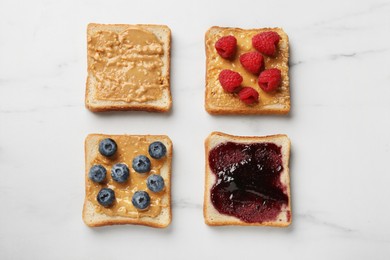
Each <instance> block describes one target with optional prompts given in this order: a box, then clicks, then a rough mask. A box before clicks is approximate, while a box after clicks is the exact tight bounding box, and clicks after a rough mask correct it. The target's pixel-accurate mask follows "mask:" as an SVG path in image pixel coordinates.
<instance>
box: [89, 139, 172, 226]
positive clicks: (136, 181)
mask: <svg viewBox="0 0 390 260" xmlns="http://www.w3.org/2000/svg"><path fill="white" fill-rule="evenodd" d="M107 138H110V139H112V140H114V142H115V143H116V145H117V149H116V152H115V154H113V155H112V156H106V155H103V154H102V152H101V151H100V143H101V142H102V140H105V139H107ZM156 141H159V142H161V143H163V144H164V145H165V147H166V153H165V156H164V157H162V158H160V159H154V158H152V157H151V156H150V153H149V151H148V149H149V145H150V144H151V143H153V142H156ZM172 147H173V146H172V141H171V140H170V139H169V137H167V136H165V135H104V134H90V135H88V136H87V137H86V139H85V201H84V207H83V213H82V217H83V220H84V222H85V224H86V225H88V226H90V227H97V226H105V225H120V224H136V225H145V226H150V227H156V228H163V227H166V226H168V225H169V224H170V222H171V219H172V214H171V168H172ZM138 155H145V156H147V157H148V158H149V159H150V164H151V167H150V170H149V171H148V172H145V173H138V172H136V170H135V168H134V165H133V164H132V162H133V159H134V158H135V157H136V156H138ZM118 163H122V164H125V165H127V167H128V170H129V175H128V179H127V180H126V181H125V182H120V183H119V182H118V181H117V180H115V178H114V177H113V173H112V168H113V165H116V164H118ZM94 165H101V166H103V167H104V168H105V169H106V175H105V178H104V180H103V181H102V182H96V181H93V180H92V179H91V177H90V175H89V174H90V173H89V172H90V170H91V168H92V167H93V166H94ZM152 174H155V175H160V176H161V177H162V178H163V180H164V183H165V185H164V188H163V190H161V191H158V192H153V191H152V190H150V187H149V186H148V184H147V183H146V182H147V180H148V178H149V176H151V175H152ZM103 188H110V189H112V190H113V191H114V193H115V198H114V200H113V203H112V205H110V206H108V207H106V206H102V204H100V202H99V201H98V198H97V194H99V193H98V192H99V191H101V189H103ZM137 191H146V192H147V193H148V194H149V196H150V206H149V207H148V208H147V209H146V210H140V209H139V208H136V207H135V205H134V204H133V203H132V198H133V197H134V194H135V193H136V192H137Z"/></svg>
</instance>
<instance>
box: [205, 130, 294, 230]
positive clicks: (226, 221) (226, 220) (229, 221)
mask: <svg viewBox="0 0 390 260" xmlns="http://www.w3.org/2000/svg"><path fill="white" fill-rule="evenodd" d="M219 137H221V138H223V139H224V140H227V141H234V142H244V143H245V142H248V143H252V142H264V141H267V142H268V141H272V140H277V139H284V140H285V141H286V144H285V147H284V148H285V149H286V150H285V153H284V156H287V158H284V160H285V162H286V163H284V164H285V165H283V166H284V170H283V171H285V172H286V174H287V179H286V183H285V185H286V187H287V189H286V190H287V196H288V199H289V203H288V206H287V209H286V210H287V211H289V212H290V216H289V218H288V221H283V222H278V221H269V222H262V223H247V222H244V221H242V220H240V219H238V218H236V217H234V216H229V215H224V214H221V213H219V212H218V211H217V210H216V209H215V208H214V206H213V204H212V202H211V200H210V187H211V186H212V185H213V184H214V183H211V180H210V176H211V175H212V173H211V170H210V167H209V160H208V156H209V152H210V151H211V149H212V148H214V147H215V146H212V145H211V140H212V139H213V138H219ZM218 144H219V143H218ZM290 149H291V142H290V139H289V138H288V137H287V135H284V134H276V135H268V136H235V135H229V134H225V133H222V132H212V133H211V134H210V135H209V136H208V137H207V138H206V139H205V186H204V199H203V216H204V220H205V223H206V224H207V225H209V226H227V225H235V226H273V227H287V226H289V225H290V224H291V222H292V214H291V191H290V177H289V160H290ZM210 208H212V209H213V211H215V212H217V214H218V215H219V217H221V219H220V220H215V219H212V217H211V216H210ZM215 212H214V213H215Z"/></svg>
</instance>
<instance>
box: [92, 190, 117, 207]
mask: <svg viewBox="0 0 390 260" xmlns="http://www.w3.org/2000/svg"><path fill="white" fill-rule="evenodd" d="M96 199H97V201H98V202H99V204H100V205H102V206H103V207H110V206H111V205H112V204H113V203H114V200H115V192H114V191H113V190H112V189H110V188H103V189H101V190H100V191H99V193H98V195H97V197H96Z"/></svg>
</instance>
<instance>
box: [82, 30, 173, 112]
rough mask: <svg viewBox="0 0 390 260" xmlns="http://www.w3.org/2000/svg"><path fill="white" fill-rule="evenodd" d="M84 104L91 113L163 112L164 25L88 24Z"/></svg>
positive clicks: (166, 99) (166, 92)
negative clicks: (117, 111) (116, 111)
mask: <svg viewBox="0 0 390 260" xmlns="http://www.w3.org/2000/svg"><path fill="white" fill-rule="evenodd" d="M87 42H88V46H87V51H88V55H87V63H88V76H87V83H86V91H85V106H86V107H87V108H88V109H89V110H91V111H93V112H101V111H113V110H143V111H150V112H167V111H169V109H170V108H171V105H172V97H171V91H170V51H171V50H170V49H171V30H170V29H169V28H168V27H167V26H165V25H147V24H139V25H128V24H93V23H91V24H88V28H87Z"/></svg>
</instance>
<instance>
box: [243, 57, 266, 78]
mask: <svg viewBox="0 0 390 260" xmlns="http://www.w3.org/2000/svg"><path fill="white" fill-rule="evenodd" d="M240 62H241V65H242V66H243V67H244V68H245V69H246V70H247V71H249V72H251V73H253V74H259V73H260V71H261V69H262V68H263V67H264V59H263V55H261V54H260V53H258V52H257V51H252V52H247V53H244V54H242V55H241V56H240Z"/></svg>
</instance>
